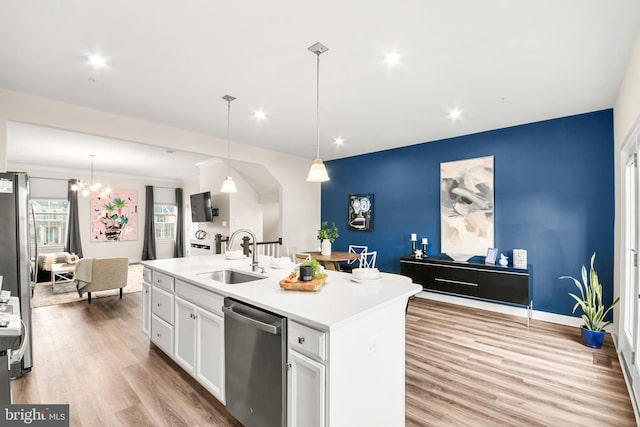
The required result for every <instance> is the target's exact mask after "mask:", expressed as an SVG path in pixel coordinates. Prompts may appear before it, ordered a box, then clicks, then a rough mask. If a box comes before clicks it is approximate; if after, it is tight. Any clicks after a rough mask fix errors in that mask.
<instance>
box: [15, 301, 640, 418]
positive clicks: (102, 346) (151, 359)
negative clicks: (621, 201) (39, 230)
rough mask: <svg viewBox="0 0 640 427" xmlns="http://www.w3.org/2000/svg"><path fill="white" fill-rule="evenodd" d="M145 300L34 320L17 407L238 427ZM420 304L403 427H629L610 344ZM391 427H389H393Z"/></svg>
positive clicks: (410, 328) (67, 309) (53, 311)
mask: <svg viewBox="0 0 640 427" xmlns="http://www.w3.org/2000/svg"><path fill="white" fill-rule="evenodd" d="M140 303H141V298H140V294H128V295H125V296H124V298H123V299H122V300H120V299H119V298H118V297H111V298H100V299H96V300H94V301H93V302H92V303H91V305H88V304H86V302H79V303H70V304H64V305H56V306H50V307H40V308H36V309H34V310H33V333H34V369H33V371H32V372H31V373H29V374H27V375H25V376H24V377H22V378H20V379H18V380H15V381H13V382H12V392H13V402H14V403H69V404H70V416H71V425H72V426H92V427H93V426H133V425H142V426H146V425H148V426H238V425H239V424H238V423H237V422H236V421H235V420H234V419H233V418H232V417H231V416H230V415H229V414H228V413H227V412H226V411H225V409H224V407H223V406H222V405H221V404H220V403H218V402H217V400H216V399H214V398H213V397H211V396H210V395H209V393H208V392H207V391H206V390H205V389H204V388H202V387H201V386H200V385H199V384H198V383H197V382H195V381H194V380H193V379H192V378H191V377H190V376H189V375H187V374H186V373H184V372H183V371H182V369H181V368H179V367H178V366H177V365H176V364H175V363H173V362H172V361H171V360H170V359H169V358H168V357H166V356H165V355H164V354H163V353H162V352H161V351H159V350H157V349H156V348H155V346H153V345H150V344H149V341H148V340H147V338H146V337H144V336H143V335H142V333H141V331H140V314H141V307H140ZM579 335H580V333H579V331H578V330H577V329H576V328H570V327H563V326H558V325H553V324H549V323H545V322H541V321H532V322H531V327H530V328H529V329H527V328H526V325H525V322H524V320H523V319H522V318H515V317H511V316H507V315H502V314H496V313H491V312H486V311H482V310H475V309H469V308H465V307H460V306H454V305H449V304H446V303H440V302H435V301H429V300H422V299H415V300H413V301H412V302H411V303H410V305H409V310H408V314H407V359H406V365H407V372H406V374H407V387H406V401H407V414H406V425H407V426H452V425H455V426H464V425H468V426H498V425H499V426H509V425H513V426H523V425H526V426H571V425H589V426H605V425H606V426H632V425H635V420H634V415H633V410H632V407H631V402H630V400H629V396H628V394H627V390H626V387H625V384H624V380H623V378H622V373H621V372H620V366H619V364H618V359H617V357H616V355H615V351H614V348H613V344H612V342H611V338H610V336H608V337H607V340H606V342H605V346H604V347H603V349H602V350H590V349H587V348H586V347H583V346H582V345H581V344H580V342H579ZM385 427H386V426H385Z"/></svg>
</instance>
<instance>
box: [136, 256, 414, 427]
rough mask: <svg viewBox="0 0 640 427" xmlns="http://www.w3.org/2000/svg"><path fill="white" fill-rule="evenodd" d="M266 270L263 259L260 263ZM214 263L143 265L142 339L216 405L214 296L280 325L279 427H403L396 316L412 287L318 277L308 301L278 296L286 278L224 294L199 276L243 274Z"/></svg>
mask: <svg viewBox="0 0 640 427" xmlns="http://www.w3.org/2000/svg"><path fill="white" fill-rule="evenodd" d="M265 261H266V260H265ZM249 263H250V261H249V260H248V259H242V260H233V261H232V260H225V259H224V256H223V255H213V256H199V257H188V258H174V259H166V260H157V261H145V262H143V264H144V265H145V271H144V279H145V280H144V282H145V283H144V289H143V320H142V324H143V331H144V332H145V333H146V334H148V336H149V337H150V339H151V341H153V342H154V343H155V344H156V345H157V346H158V347H159V348H160V349H161V350H163V351H164V352H166V353H167V354H168V355H169V356H171V357H172V358H173V359H174V360H175V361H176V362H177V363H178V364H180V365H181V366H182V367H183V368H185V370H186V371H187V372H189V373H190V374H191V375H193V376H194V377H195V378H196V379H197V380H198V381H199V382H200V383H201V384H202V385H203V386H204V387H205V388H207V389H208V390H209V391H210V392H211V393H212V394H213V395H214V396H215V397H216V398H217V399H218V400H220V401H221V402H222V403H225V400H224V399H225V397H224V317H223V314H222V310H221V306H222V301H223V298H224V297H227V296H229V297H232V298H235V299H237V300H240V301H243V302H245V303H248V304H251V305H254V306H257V307H260V308H263V309H265V310H268V311H272V312H274V313H277V314H279V315H281V316H284V317H286V318H287V319H288V337H287V342H288V355H287V356H288V367H289V370H288V375H287V377H288V378H287V381H288V387H287V396H288V397H287V420H288V424H287V425H288V426H289V427H293V426H301V427H302V426H304V427H307V426H314V425H317V426H331V427H338V426H349V427H351V426H355V425H367V426H403V425H404V420H405V416H404V411H405V402H404V396H405V374H404V369H405V307H406V304H407V299H408V298H409V297H410V296H411V295H415V294H417V293H418V292H420V291H421V290H422V287H421V286H420V285H417V284H408V283H400V282H395V281H393V280H380V281H376V282H375V283H366V284H363V283H356V282H353V281H351V280H350V278H351V275H350V274H347V273H341V272H334V271H328V272H327V274H328V275H329V277H328V280H327V283H326V285H325V286H323V288H322V289H321V290H320V291H318V292H300V291H287V290H283V289H281V288H280V286H279V284H278V282H279V281H280V279H283V278H284V277H286V276H287V275H288V274H289V273H290V269H273V268H269V267H268V265H269V263H268V261H266V262H264V264H265V265H266V273H265V274H264V276H266V278H264V279H261V280H257V281H252V282H247V283H241V284H233V285H226V284H223V283H220V282H216V281H213V280H209V279H204V278H202V277H200V276H199V275H198V274H199V273H206V272H211V271H215V270H221V269H228V268H232V269H236V270H241V271H250V266H249Z"/></svg>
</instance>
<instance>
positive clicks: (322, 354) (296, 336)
mask: <svg viewBox="0 0 640 427" xmlns="http://www.w3.org/2000/svg"><path fill="white" fill-rule="evenodd" d="M288 328H289V331H288V332H287V335H288V338H287V340H288V342H289V348H291V349H294V350H296V351H299V352H300V353H302V354H305V355H307V356H309V357H311V358H313V359H319V360H325V358H326V357H327V355H326V333H324V332H320V331H317V330H315V329H312V328H309V327H308V326H304V325H301V324H300V323H296V322H293V321H291V320H290V321H289V324H288Z"/></svg>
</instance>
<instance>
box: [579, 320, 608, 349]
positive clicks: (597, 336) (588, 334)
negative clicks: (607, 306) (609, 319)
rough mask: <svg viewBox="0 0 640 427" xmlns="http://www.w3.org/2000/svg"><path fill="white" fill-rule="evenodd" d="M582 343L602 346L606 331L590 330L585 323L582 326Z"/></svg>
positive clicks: (590, 345) (594, 346)
mask: <svg viewBox="0 0 640 427" xmlns="http://www.w3.org/2000/svg"><path fill="white" fill-rule="evenodd" d="M580 332H581V335H582V345H584V346H586V347H590V348H600V347H602V343H603V342H604V335H605V333H606V332H605V331H597V332H596V331H590V330H589V329H587V328H585V327H584V325H582V326H581V327H580Z"/></svg>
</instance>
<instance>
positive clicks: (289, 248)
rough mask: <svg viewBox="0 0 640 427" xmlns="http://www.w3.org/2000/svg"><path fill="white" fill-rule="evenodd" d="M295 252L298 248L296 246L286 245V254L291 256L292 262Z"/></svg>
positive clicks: (294, 258)
mask: <svg viewBox="0 0 640 427" xmlns="http://www.w3.org/2000/svg"><path fill="white" fill-rule="evenodd" d="M296 252H298V248H297V247H296V246H287V256H288V257H289V258H291V261H292V262H294V263H295V262H296Z"/></svg>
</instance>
